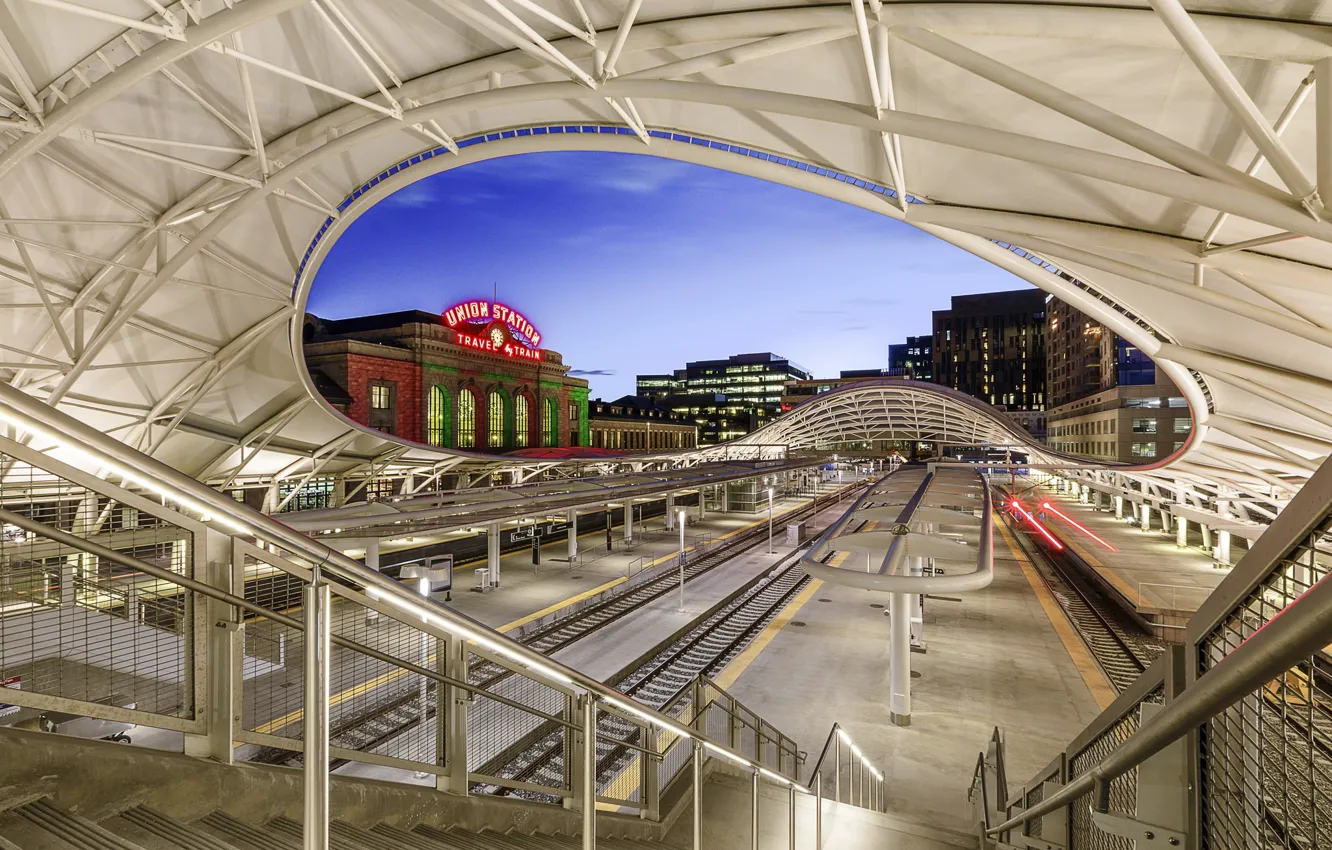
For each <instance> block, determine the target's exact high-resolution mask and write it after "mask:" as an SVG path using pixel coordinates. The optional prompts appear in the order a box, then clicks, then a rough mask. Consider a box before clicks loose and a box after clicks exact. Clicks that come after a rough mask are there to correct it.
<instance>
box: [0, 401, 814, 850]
mask: <svg viewBox="0 0 1332 850" xmlns="http://www.w3.org/2000/svg"><path fill="white" fill-rule="evenodd" d="M0 420H3V421H7V422H9V423H10V424H11V425H13V426H14V428H15V429H16V434H15V436H16V437H18V436H19V435H26V437H24V438H23V439H10V438H9V437H3V436H0V473H3V474H0V522H2V523H3V524H4V525H5V526H8V528H6V529H4V531H5V538H4V541H3V543H2V544H0V545H3V547H4V564H5V568H6V570H8V569H9V567H10V565H14V567H15V569H18V570H20V571H28V572H30V571H32V570H33V569H39V570H40V569H42V568H46V569H49V570H51V571H52V572H53V573H55V574H58V575H59V577H60V586H61V588H62V594H63V593H64V592H65V591H64V588H65V587H70V588H74V587H81V586H83V585H85V584H87V583H90V582H91V583H93V584H97V583H99V582H103V581H110V580H112V579H115V580H116V581H119V580H122V579H123V578H124V577H125V576H127V575H128V576H137V577H138V578H137V579H135V580H136V581H141V582H145V583H152V586H153V592H154V593H157V594H158V595H159V596H161V597H163V598H173V599H176V600H178V601H179V602H180V603H181V606H182V607H181V609H180V610H181V611H182V614H181V620H180V628H179V633H178V634H176V633H166V632H164V631H159V630H148V631H150V632H153V633H154V634H155V635H156V636H155V637H152V638H151V639H149V638H145V637H144V635H142V634H140V633H139V632H135V633H134V634H127V633H124V632H123V631H119V629H122V628H133V627H134V624H133V623H125V624H123V626H113V625H108V624H107V623H99V624H98V628H99V629H100V631H98V632H97V633H96V635H95V636H94V637H95V640H93V639H90V635H91V632H83V633H81V632H77V631H73V632H71V631H68V630H64V631H62V630H61V628H60V623H55V624H54V626H52V627H50V628H47V627H45V626H41V625H40V624H39V623H37V621H36V620H34V621H33V623H32V624H31V625H32V628H33V630H34V634H37V633H38V632H40V631H41V629H43V628H46V629H47V631H45V632H42V633H41V636H44V637H48V638H49V637H50V636H54V640H53V641H48V642H47V643H46V644H43V645H42V646H38V645H37V644H40V643H41V642H40V641H33V642H32V644H33V645H31V646H26V645H25V646H20V645H17V644H13V643H11V642H9V641H6V643H5V644H4V645H3V647H0V668H3V669H7V670H10V669H22V670H23V671H24V673H25V678H24V682H23V687H22V689H20V690H10V691H7V692H6V700H7V701H8V702H10V703H12V704H16V705H19V706H21V707H23V708H24V709H25V710H34V711H51V710H60V711H70V712H73V713H78V714H83V715H86V716H90V717H101V718H103V719H110V720H119V721H126V722H131V723H136V724H143V725H149V726H155V727H157V728H163V729H171V730H176V731H179V732H183V733H185V735H186V750H187V752H191V753H193V754H196V755H206V756H209V757H211V758H214V759H216V760H219V761H222V762H226V763H230V762H231V761H233V760H235V759H236V758H238V755H237V749H236V747H235V742H237V741H239V742H242V743H243V744H246V745H252V746H258V747H265V746H267V747H278V748H283V749H287V750H291V751H294V752H304V753H305V758H304V770H305V778H306V782H305V789H306V805H307V808H306V813H307V816H306V821H305V829H306V830H307V838H308V841H309V842H312V843H307V846H327V843H328V811H327V795H328V773H329V762H330V760H332V759H347V760H354V761H362V762H367V763H371V764H378V765H382V766H387V767H393V768H399V769H401V770H404V771H415V772H416V773H417V775H418V776H419V775H426V776H429V775H434V776H435V777H436V781H437V784H438V786H439V787H440V788H441V789H442V790H448V791H451V792H453V793H462V794H466V793H468V790H467V789H468V787H469V785H470V784H472V783H476V782H497V783H499V784H506V780H504V779H502V778H497V777H486V776H482V775H478V774H477V773H475V772H473V771H471V770H470V768H471V767H472V765H480V764H482V763H484V762H486V761H487V759H488V758H489V756H490V755H492V754H493V753H495V752H498V751H499V750H500V749H502V748H503V747H505V746H510V745H511V744H512V742H513V739H514V738H515V737H516V736H520V735H522V734H524V731H525V730H531V729H534V728H536V727H537V726H538V725H540V724H542V723H551V724H554V725H555V726H556V727H558V729H559V730H560V735H561V736H562V739H563V741H564V753H565V758H564V759H563V760H562V769H561V772H560V775H558V776H556V777H555V778H554V779H552V780H550V781H549V782H547V783H546V784H544V785H543V784H539V783H526V782H507V784H508V785H509V787H513V788H514V789H515V790H517V791H520V792H527V793H534V794H538V795H543V794H544V795H550V796H555V797H558V798H560V799H563V800H565V801H566V802H567V803H568V804H569V805H571V806H572V807H574V808H576V809H579V810H580V811H581V812H582V818H583V831H582V832H583V844H584V846H585V847H592V846H594V843H595V835H596V817H597V806H596V805H595V803H596V802H608V803H611V804H613V805H619V806H621V807H629V808H633V809H637V810H638V811H639V813H640V815H641V816H643V817H645V818H656V817H659V816H660V812H659V808H658V807H659V805H660V787H659V783H658V782H657V781H656V779H657V777H656V773H657V772H656V771H652V770H649V769H647V768H646V767H644V769H643V770H641V771H639V773H638V774H637V777H638V778H637V779H636V780H635V781H633V782H629V783H628V785H626V784H625V782H624V781H623V780H622V779H617V780H616V781H615V783H614V784H613V785H608V784H605V783H601V782H599V781H598V776H597V774H598V771H597V769H596V767H595V766H596V765H598V764H599V763H600V762H599V748H601V750H605V749H606V748H608V747H609V748H612V749H615V748H618V750H617V751H620V750H628V751H634V752H637V753H639V754H640V756H641V758H642V759H643V762H642V763H643V764H644V765H650V764H651V763H652V762H654V761H655V762H658V763H659V764H660V763H664V759H665V757H666V753H665V750H664V748H663V747H662V746H660V744H661V742H663V741H667V740H669V741H673V742H675V745H676V746H681V745H686V744H687V748H689V749H690V750H691V757H692V758H693V760H694V762H695V771H696V772H697V763H698V762H699V761H700V760H702V759H705V758H709V757H713V758H721V759H725V760H726V761H728V762H730V763H732V764H734V765H739V766H741V767H743V768H744V769H747V770H749V771H751V772H752V773H753V775H754V777H755V785H756V787H755V793H757V783H759V782H769V783H773V784H776V785H779V786H781V787H785V788H788V789H790V792H791V794H792V795H794V794H796V793H810V791H809V789H807V788H805V787H804V786H803V785H801V784H800V783H799V782H798V780H797V779H794V778H789V777H788V776H787V775H783V774H791V775H792V776H794V774H793V773H792V770H793V768H794V764H795V763H796V761H797V759H796V755H795V749H794V745H793V743H791V742H790V741H789V739H785V737H784V736H776V737H775V738H774V736H773V735H771V734H770V733H768V732H764V731H762V730H763V729H764V728H765V727H764V726H763V725H762V724H761V723H758V722H756V721H755V720H753V719H752V718H757V715H753V713H752V712H748V710H747V709H745V710H744V711H743V712H742V710H741V708H739V707H737V706H738V703H734V704H732V708H731V712H732V714H742V713H743V714H745V716H746V717H751V719H750V720H749V721H746V722H748V723H749V724H750V725H751V726H755V727H756V728H757V729H758V730H759V734H758V735H757V737H756V740H760V741H765V742H768V741H769V739H774V740H776V741H777V742H778V746H777V753H778V756H777V758H778V761H777V763H776V764H775V767H776V768H777V769H773V768H772V767H769V766H768V765H769V764H770V763H771V761H770V760H769V759H768V758H767V756H766V755H765V754H764V753H763V752H757V751H756V752H755V755H754V756H752V757H751V756H750V755H746V754H745V753H744V752H741V751H739V750H737V749H735V748H733V747H731V746H730V743H729V741H727V740H724V739H722V740H719V739H716V738H714V737H712V736H710V735H708V734H707V733H706V732H704V731H702V730H700V729H697V728H691V727H690V726H689V725H688V724H687V723H681V722H680V720H679V719H678V718H676V717H673V716H671V715H670V714H668V713H664V712H662V711H657V710H655V709H653V708H651V707H650V706H646V705H643V704H640V703H638V702H637V701H635V700H634V699H632V698H631V697H628V696H625V695H624V694H622V693H620V692H618V691H616V690H614V689H613V688H610V687H607V686H606V685H604V684H602V683H600V682H598V681H596V680H594V679H591V678H589V677H587V676H585V675H583V674H581V673H579V672H578V671H576V670H573V669H571V668H568V667H566V666H564V665H562V664H560V663H559V662H558V661H555V660H553V659H550V658H547V657H545V656H543V655H540V654H539V653H536V652H534V651H531V650H530V649H528V648H527V647H525V646H523V645H522V644H521V643H518V642H516V641H514V640H512V639H510V638H508V637H506V636H504V635H502V634H499V633H497V632H494V631H492V630H490V629H488V628H487V627H485V626H483V625H481V624H479V623H477V622H475V621H473V620H471V619H470V618H467V617H466V616H464V615H462V614H460V613H458V612H456V611H453V610H451V609H449V608H446V607H444V606H441V605H438V604H436V603H435V602H434V601H433V600H432V599H430V598H429V596H428V595H425V593H416V592H413V590H412V589H409V588H408V587H406V586H404V585H403V584H400V583H399V582H397V581H395V580H393V579H390V578H388V577H386V576H383V575H381V574H380V573H378V572H375V571H373V570H370V569H367V568H366V567H364V566H362V565H361V564H360V563H358V562H357V561H354V560H352V559H350V558H348V557H347V556H345V555H343V554H342V553H341V552H339V551H337V550H335V549H332V548H330V547H328V546H326V545H324V544H323V543H321V542H319V541H316V540H312V539H310V538H308V537H306V536H305V535H303V534H301V533H299V532H297V531H294V530H293V529H291V528H288V527H287V526H285V525H283V524H282V523H280V522H278V521H276V520H274V519H272V518H270V517H267V516H265V515H263V514H260V513H258V512H256V511H253V510H251V509H248V508H246V507H245V506H244V505H242V504H240V503H237V502H235V501H234V500H232V499H231V498H229V497H228V496H226V495H223V494H221V493H219V492H217V491H214V490H212V489H210V488H209V487H207V486H205V485H203V484H201V483H200V482H198V481H196V480H195V479H193V478H190V477H189V476H187V475H185V474H183V473H181V472H179V471H177V470H175V469H173V468H172V467H170V466H168V465H166V464H165V463H162V462H161V461H158V460H155V459H153V458H151V457H148V456H146V455H142V454H140V453H138V452H137V451H135V450H133V449H131V448H130V447H129V446H127V445H126V444H124V443H121V442H120V441H118V440H116V439H114V438H112V437H109V436H107V435H105V434H103V433H101V432H99V431H97V430H95V429H93V428H91V427H89V426H87V425H85V424H84V423H82V422H79V421H77V420H75V419H73V418H72V417H70V416H69V415H67V414H64V413H62V412H60V411H58V410H55V409H54V408H51V407H49V406H47V405H45V404H43V403H42V402H40V401H38V400H37V399H35V398H32V397H31V396H28V395H27V394H25V393H23V392H20V391H17V390H14V389H13V388H12V387H9V386H8V385H2V384H0ZM33 440H36V441H38V442H39V443H41V444H43V450H41V451H38V450H36V449H34V448H32V447H30V446H29V445H28V444H27V443H28V442H31V441H33ZM114 479H118V480H119V482H120V483H119V484H117V483H115V482H114ZM145 493H146V494H148V495H145ZM124 530H129V531H130V532H132V536H133V538H134V544H133V546H132V547H131V549H130V551H129V552H128V553H127V552H125V551H121V548H118V546H117V543H116V541H117V540H118V539H120V538H117V537H116V534H119V533H121V532H122V531H124ZM422 590H423V591H425V592H426V593H428V588H422ZM335 600H336V604H335ZM74 607H75V606H72V605H71V606H65V605H63V604H62V605H61V606H60V607H59V608H55V609H51V608H47V607H43V606H37V607H36V610H35V613H33V614H32V615H31V616H33V617H34V618H35V617H38V616H49V615H50V614H51V612H52V611H54V615H55V616H57V617H59V618H64V617H67V616H73V615H75V614H73V613H72V612H74ZM79 610H83V611H88V610H89V609H86V608H83V609H79ZM77 616H85V615H82V614H78V615H77ZM111 619H114V618H108V623H109V622H110V620H111ZM61 622H63V620H62V621H61ZM250 635H252V636H253V637H256V638H258V639H259V640H261V641H267V642H271V643H273V644H275V645H281V646H283V647H286V646H291V647H292V649H293V652H292V653H291V654H292V655H293V657H297V656H299V657H300V658H301V659H302V662H301V663H302V669H303V678H304V683H305V688H304V691H303V692H301V691H300V690H299V689H293V691H291V692H288V691H283V690H282V689H281V688H278V687H276V684H275V682H274V681H264V680H263V677H245V678H243V677H242V676H240V675H239V673H240V668H241V665H240V664H238V663H236V662H237V661H238V660H239V655H240V653H241V652H243V649H244V646H245V637H246V636H250ZM76 644H77V645H76ZM39 651H46V652H48V653H49V652H55V653H56V656H53V657H54V658H56V659H59V660H58V661H55V662H52V663H59V664H64V665H66V666H67V670H66V672H67V673H68V674H69V675H58V676H55V677H49V676H47V677H43V676H41V675H37V671H38V670H39V669H40V664H39V662H48V661H51V659H46V658H39V657H38V654H39ZM25 653H26V654H25ZM78 653H83V654H84V656H86V657H82V660H81V661H79V662H77V663H76V662H75V661H74V660H73V659H72V658H70V657H67V656H71V655H78ZM286 654H287V653H285V652H283V653H281V656H280V657H279V658H278V659H277V660H280V661H282V662H283V663H285V656H286ZM93 656H96V657H93ZM473 658H478V659H483V660H485V661H489V662H492V663H495V664H498V665H500V666H503V667H505V668H507V669H508V670H510V671H511V672H512V673H513V674H515V675H513V676H510V677H508V678H507V679H506V680H505V681H504V682H503V683H502V685H501V686H497V687H496V688H494V689H491V690H485V689H483V688H481V687H479V686H477V685H475V684H473V683H470V682H469V681H468V676H467V670H468V667H469V663H470V660H471V659H473ZM85 662H86V663H85ZM99 664H100V665H104V666H106V667H111V668H114V669H119V670H122V671H124V672H130V673H133V674H134V676H133V677H132V678H133V680H134V683H135V684H134V686H135V687H136V688H137V689H138V691H136V694H135V706H136V707H135V708H124V707H118V706H110V705H104V704H99V703H98V702H97V701H96V700H95V696H96V695H95V694H92V693H90V692H89V691H90V689H91V688H92V687H93V679H94V678H95V676H94V675H93V671H95V669H96V667H95V665H99ZM274 666H275V667H276V666H277V665H274ZM279 678H280V677H279ZM334 687H339V688H341V690H339V692H338V694H337V699H336V700H335V699H332V698H331V697H332V690H333V688H334ZM405 694H415V695H416V696H415V697H414V698H410V699H403V696H404V695H405ZM375 701H382V702H383V703H385V704H392V705H394V706H395V708H394V710H395V711H405V712H416V713H417V715H416V717H417V720H418V722H416V723H414V724H408V726H409V729H410V731H408V732H406V733H404V734H400V735H396V736H395V737H394V738H393V739H392V740H381V741H374V740H371V741H366V740H363V739H359V738H358V739H354V740H353V739H351V738H347V737H344V736H347V735H351V734H352V730H350V729H347V730H344V728H343V727H344V726H345V723H343V722H342V720H343V719H344V718H347V717H352V716H355V715H357V714H361V713H363V712H364V710H365V709H366V707H367V706H368V705H371V704H372V703H374V702H375ZM713 703H714V704H715V703H716V700H714V701H713ZM224 706H235V707H236V710H234V711H232V710H227V709H226V708H225V707H224ZM219 709H220V710H219ZM607 716H611V717H614V718H615V719H616V724H615V726H616V728H618V729H621V730H624V734H623V736H622V737H611V738H609V739H608V738H607V737H606V736H605V735H603V734H602V733H601V732H600V731H599V730H600V729H601V728H602V727H601V726H599V719H601V718H604V717H607ZM432 718H433V720H434V722H427V721H430V720H431V719H432ZM741 725H744V724H743V723H742V724H741ZM639 741H643V742H647V745H646V746H645V745H643V744H639V743H636V742H639ZM761 749H766V747H765V748H761ZM694 793H695V799H696V800H697V799H698V797H697V795H698V793H699V789H698V786H697V784H695V786H694ZM756 799H757V798H756ZM793 810H794V809H793ZM694 813H695V815H694V816H695V818H696V819H697V818H698V817H701V811H700V808H699V807H698V806H696V807H695V809H694Z"/></svg>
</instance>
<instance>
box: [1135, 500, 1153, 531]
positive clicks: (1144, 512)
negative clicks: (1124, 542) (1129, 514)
mask: <svg viewBox="0 0 1332 850" xmlns="http://www.w3.org/2000/svg"><path fill="white" fill-rule="evenodd" d="M1138 516H1139V517H1140V521H1141V523H1142V530H1143V531H1151V530H1152V506H1151V505H1149V504H1147V503H1146V502H1143V503H1142V504H1141V505H1139V506H1138Z"/></svg>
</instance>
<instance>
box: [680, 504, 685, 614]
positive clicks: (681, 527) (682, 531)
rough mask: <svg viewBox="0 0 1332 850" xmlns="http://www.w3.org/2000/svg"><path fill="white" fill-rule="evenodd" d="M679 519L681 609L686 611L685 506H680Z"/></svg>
mask: <svg viewBox="0 0 1332 850" xmlns="http://www.w3.org/2000/svg"><path fill="white" fill-rule="evenodd" d="M678 519H679V520H680V557H679V559H678V560H679V561H680V610H681V611H682V612H683V611H684V561H685V556H684V527H685V512H684V508H680V514H679V517H678Z"/></svg>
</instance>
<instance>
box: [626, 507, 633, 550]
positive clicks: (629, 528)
mask: <svg viewBox="0 0 1332 850" xmlns="http://www.w3.org/2000/svg"><path fill="white" fill-rule="evenodd" d="M624 542H626V543H633V542H634V502H633V500H632V499H630V500H628V501H626V502H625V503H624Z"/></svg>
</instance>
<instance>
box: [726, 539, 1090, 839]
mask: <svg viewBox="0 0 1332 850" xmlns="http://www.w3.org/2000/svg"><path fill="white" fill-rule="evenodd" d="M996 528H997V529H999V533H998V534H996V536H995V549H994V553H995V557H994V565H995V579H994V582H993V583H992V584H991V585H990V586H989V587H988V588H986V589H984V590H981V591H977V592H975V593H970V594H964V595H959V596H955V597H949V598H928V599H927V601H926V606H925V631H924V637H925V641H926V648H927V651H926V652H925V653H923V654H921V653H912V655H911V666H912V708H911V716H912V722H911V725H910V726H908V727H898V726H894V725H892V724H891V723H890V722H889V717H888V681H889V645H888V644H889V622H888V618H887V616H885V615H886V613H887V603H888V596H887V594H882V593H875V592H872V591H864V590H857V589H853V588H849V587H844V586H836V585H830V584H824V583H820V582H815V583H814V584H812V585H811V586H809V587H808V588H806V590H805V591H804V592H803V593H802V594H801V595H800V596H799V597H798V598H797V599H795V600H794V601H793V602H792V604H791V605H789V606H788V607H787V609H786V610H785V611H784V612H783V613H782V614H781V615H780V616H778V617H777V618H776V619H775V620H774V621H773V622H772V623H771V624H770V625H769V626H768V627H767V628H766V629H765V630H764V631H763V633H762V634H760V635H759V636H758V637H757V638H756V639H755V640H754V641H753V643H751V644H750V646H749V647H748V648H747V649H746V650H745V651H744V652H743V653H741V654H740V655H739V656H737V658H736V659H735V660H734V661H733V662H732V663H731V664H730V665H728V667H727V668H726V669H725V670H724V671H722V673H721V674H719V675H718V676H715V677H714V678H715V679H717V681H718V683H719V684H720V685H721V686H722V687H725V688H727V689H728V690H729V691H730V693H732V694H733V695H734V696H735V697H736V698H737V699H739V700H741V701H743V702H745V703H746V704H747V705H749V706H750V707H751V708H753V709H754V710H755V711H757V712H758V713H759V714H761V715H762V716H763V717H764V719H765V720H768V721H770V722H771V723H773V724H774V725H775V726H776V727H777V728H779V729H781V730H782V731H783V732H785V733H786V734H788V735H790V736H792V737H793V738H794V739H795V740H796V741H798V742H799V744H800V746H801V748H802V749H804V750H806V751H807V752H809V753H810V758H811V759H813V758H815V757H817V754H818V752H819V750H820V749H821V748H822V747H823V744H824V741H825V740H826V738H827V736H828V734H829V731H830V729H829V725H828V724H829V723H830V722H831V721H832V720H836V721H838V722H840V723H841V724H842V725H843V726H844V727H845V728H846V730H847V732H848V733H849V734H850V735H851V737H852V738H853V739H854V740H855V741H856V743H857V744H858V745H859V746H860V747H861V749H862V750H864V752H865V753H866V755H867V756H868V757H869V758H870V760H871V761H872V762H873V763H874V764H876V765H878V766H879V767H880V768H881V769H882V770H883V771H884V773H885V779H886V788H887V792H886V793H887V801H888V808H887V811H888V814H889V815H892V816H895V817H899V818H901V819H903V820H906V821H911V822H915V823H928V824H931V825H933V826H936V827H940V828H945V829H954V830H962V831H964V830H967V829H970V828H971V826H972V824H970V823H969V822H968V818H967V808H966V799H967V789H968V788H969V786H970V784H971V778H972V773H973V771H974V769H975V766H976V756H977V753H979V752H981V751H982V750H984V749H985V746H986V743H987V741H988V740H989V737H990V734H991V732H992V730H993V728H994V727H995V726H998V727H999V728H1001V729H1002V730H1003V732H1004V735H1005V736H1006V741H1007V746H1006V749H1005V752H1006V753H1009V754H1011V761H1012V763H1011V764H1009V765H1008V770H1009V775H1010V776H1013V777H1023V776H1029V775H1031V774H1032V773H1034V772H1035V771H1037V770H1039V769H1040V768H1042V767H1044V766H1045V765H1046V764H1047V763H1048V762H1049V761H1050V759H1052V758H1053V757H1054V756H1055V755H1056V754H1057V753H1058V752H1059V749H1060V747H1062V746H1063V745H1064V743H1066V742H1067V741H1068V740H1070V739H1071V738H1072V737H1073V736H1074V735H1076V734H1077V733H1078V732H1079V731H1080V730H1081V729H1082V728H1083V727H1084V726H1085V725H1086V724H1087V723H1088V722H1089V721H1090V720H1091V719H1092V718H1094V717H1095V716H1096V715H1097V713H1098V712H1099V710H1100V708H1101V707H1102V706H1104V705H1107V704H1109V702H1110V701H1112V700H1113V698H1114V693H1113V691H1112V690H1111V689H1110V687H1109V685H1108V684H1107V683H1106V682H1105V680H1104V678H1103V677H1102V676H1101V675H1100V673H1099V671H1098V670H1097V669H1096V666H1095V662H1094V661H1093V660H1092V658H1091V656H1090V655H1089V654H1088V652H1087V650H1086V648H1085V646H1084V645H1083V644H1082V643H1081V641H1080V640H1079V638H1078V637H1077V635H1076V633H1075V632H1074V631H1073V629H1072V627H1071V626H1070V625H1069V624H1068V621H1067V620H1066V619H1065V617H1064V615H1063V613H1062V612H1061V611H1060V610H1059V608H1058V605H1057V603H1056V602H1055V600H1054V599H1053V597H1051V596H1050V594H1049V591H1048V590H1046V589H1045V587H1044V585H1042V584H1041V581H1040V579H1039V578H1038V577H1037V576H1036V574H1035V572H1034V570H1033V568H1032V567H1031V565H1030V563H1029V562H1028V561H1027V559H1026V557H1025V556H1023V555H1021V554H1020V553H1019V551H1018V550H1016V549H1015V546H1014V542H1013V541H1012V539H1011V537H1010V536H1009V535H1008V533H1007V530H1006V529H1002V525H999V526H996Z"/></svg>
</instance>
